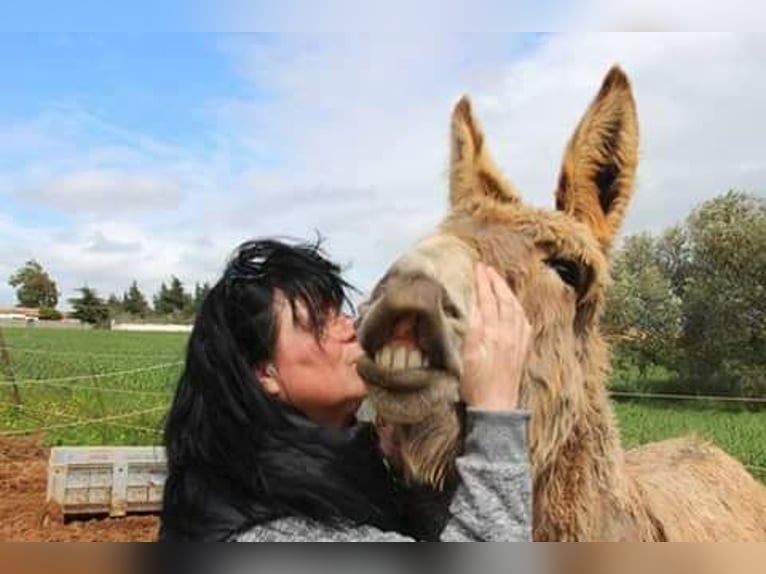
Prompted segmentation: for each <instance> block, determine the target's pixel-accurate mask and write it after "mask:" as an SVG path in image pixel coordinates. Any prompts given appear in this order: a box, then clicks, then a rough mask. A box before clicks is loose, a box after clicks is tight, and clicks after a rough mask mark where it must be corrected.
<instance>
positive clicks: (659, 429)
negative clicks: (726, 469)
mask: <svg viewBox="0 0 766 574" xmlns="http://www.w3.org/2000/svg"><path fill="white" fill-rule="evenodd" d="M615 411H616V413H617V418H618V419H619V421H620V428H621V432H622V442H623V445H625V447H627V448H630V447H632V446H638V445H641V444H644V443H647V442H653V441H657V440H662V439H665V438H672V437H677V436H684V435H688V434H691V433H696V434H697V435H699V436H701V437H703V438H706V439H708V440H710V441H712V442H714V443H715V444H717V445H718V446H720V447H721V448H723V449H724V450H726V451H727V452H728V453H729V454H731V455H733V456H734V457H736V458H738V459H739V460H740V461H742V462H743V463H744V464H745V465H748V466H750V467H759V468H761V469H763V470H758V469H751V472H752V473H753V474H754V475H755V476H757V477H759V478H760V479H761V480H764V481H766V409H765V410H760V411H747V410H734V409H724V408H720V407H715V406H712V405H710V404H705V405H696V404H687V403H683V404H679V403H677V402H667V401H655V402H652V403H649V402H645V401H641V402H620V403H616V404H615Z"/></svg>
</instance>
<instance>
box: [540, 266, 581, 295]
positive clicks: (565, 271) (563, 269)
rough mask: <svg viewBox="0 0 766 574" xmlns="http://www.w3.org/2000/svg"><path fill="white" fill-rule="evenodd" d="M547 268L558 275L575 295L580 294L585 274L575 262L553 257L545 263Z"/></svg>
mask: <svg viewBox="0 0 766 574" xmlns="http://www.w3.org/2000/svg"><path fill="white" fill-rule="evenodd" d="M547 263H548V266H549V267H550V268H551V269H553V270H554V271H555V272H556V273H558V274H559V277H561V280H562V281H563V282H564V283H566V284H567V285H570V286H571V287H572V288H573V289H574V290H575V292H576V293H577V294H580V293H582V290H583V287H584V286H585V285H584V284H583V280H584V278H585V274H584V273H583V270H582V268H581V267H580V265H579V264H578V263H577V262H576V261H572V260H571V259H560V258H557V257H554V258H553V259H549V260H548V261H547Z"/></svg>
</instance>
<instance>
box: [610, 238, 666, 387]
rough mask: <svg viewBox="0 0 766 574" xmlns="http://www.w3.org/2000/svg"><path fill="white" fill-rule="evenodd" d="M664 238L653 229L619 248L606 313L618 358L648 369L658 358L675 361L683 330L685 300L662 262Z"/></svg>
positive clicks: (662, 360) (642, 368)
mask: <svg viewBox="0 0 766 574" xmlns="http://www.w3.org/2000/svg"><path fill="white" fill-rule="evenodd" d="M660 251H661V249H660V242H658V241H657V240H656V239H654V237H652V236H651V235H650V234H647V233H643V234H638V235H633V236H630V237H627V238H626V239H625V241H624V243H623V245H622V247H621V249H620V250H619V251H618V252H617V253H616V254H615V258H614V265H613V268H612V284H611V285H610V287H609V290H608V292H607V306H606V311H605V313H604V317H603V319H602V325H603V328H604V331H605V333H606V335H607V336H608V337H610V338H611V339H612V340H613V341H614V342H615V348H616V351H617V356H618V358H624V359H625V358H627V359H629V360H630V361H632V362H633V363H635V364H636V365H637V366H638V368H639V370H640V372H641V373H642V374H645V373H646V369H647V368H648V367H649V366H651V365H653V364H661V365H664V366H666V367H672V366H674V365H675V363H676V350H677V347H678V340H679V338H680V335H681V300H680V299H679V298H678V297H677V296H676V295H675V293H674V291H673V286H672V283H671V281H670V279H669V278H668V277H667V276H666V275H665V273H664V268H663V266H662V265H661V263H660V256H659V254H660Z"/></svg>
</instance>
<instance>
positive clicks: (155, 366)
mask: <svg viewBox="0 0 766 574" xmlns="http://www.w3.org/2000/svg"><path fill="white" fill-rule="evenodd" d="M3 335H4V339H5V344H6V347H7V348H8V354H9V356H10V370H11V371H12V374H13V378H14V379H15V380H16V381H17V382H18V388H19V391H20V395H21V401H22V404H23V407H22V408H21V409H18V408H16V406H15V396H14V393H13V387H12V386H11V385H10V384H8V383H9V373H8V372H7V371H8V369H7V368H6V369H3V375H2V376H3V378H4V379H5V381H4V382H2V383H1V384H2V386H0V401H1V402H0V433H3V432H8V431H11V432H15V431H22V430H27V429H28V430H33V429H38V428H42V427H48V426H60V425H70V426H64V427H62V428H53V429H51V430H49V431H47V432H46V433H45V442H46V443H47V444H52V445H60V444H68V445H88V444H91V445H98V444H122V445H130V444H133V445H142V444H156V443H158V442H159V441H160V440H161V437H160V434H159V428H160V426H161V422H162V416H163V409H164V407H166V406H167V404H168V401H169V399H170V397H171V395H172V392H173V389H174V387H175V383H176V381H177V380H178V375H179V371H180V365H179V364H178V363H179V362H180V361H181V359H182V358H183V351H184V347H185V344H186V339H187V337H188V335H187V334H185V333H136V332H122V331H119V332H118V331H114V332H110V331H96V330H80V329H45V328H40V327H28V328H27V327H11V328H8V327H5V328H3ZM124 371H129V372H128V373H125V374H121V373H123V372H124ZM66 377H78V379H77V380H67V381H59V382H56V381H51V383H52V384H48V383H38V382H37V381H41V380H48V381H50V380H51V379H60V378H66ZM149 409H157V410H156V411H155V412H151V413H147V414H138V415H132V416H129V417H126V418H119V419H116V420H114V421H113V422H110V423H108V424H106V423H87V421H91V420H94V419H101V418H104V417H114V416H119V417H122V416H123V415H125V414H128V413H132V412H136V411H146V410H149ZM80 423H87V424H80Z"/></svg>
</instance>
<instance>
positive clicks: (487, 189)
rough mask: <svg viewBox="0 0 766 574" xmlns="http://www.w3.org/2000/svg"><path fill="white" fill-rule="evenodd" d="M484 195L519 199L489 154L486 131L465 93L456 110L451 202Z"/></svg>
mask: <svg viewBox="0 0 766 574" xmlns="http://www.w3.org/2000/svg"><path fill="white" fill-rule="evenodd" d="M480 197H491V198H493V199H496V200H499V201H504V202H512V201H518V195H517V194H516V191H515V190H514V189H513V186H512V185H511V184H510V183H508V182H507V181H506V180H505V178H503V176H502V175H501V174H500V171H499V170H498V169H497V167H496V166H495V163H494V162H493V161H492V158H491V157H490V156H489V153H488V152H487V147H486V145H485V142H484V133H483V132H482V131H481V126H479V124H478V122H477V121H476V119H475V118H474V117H473V112H472V111H471V102H470V101H469V100H468V98H467V97H466V96H463V97H462V98H461V100H460V101H459V102H458V103H457V105H456V106H455V109H454V111H453V112H452V157H451V158H450V204H451V205H452V206H453V207H454V206H456V205H458V204H460V203H462V202H464V201H465V200H467V199H477V198H480Z"/></svg>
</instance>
